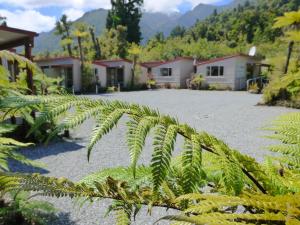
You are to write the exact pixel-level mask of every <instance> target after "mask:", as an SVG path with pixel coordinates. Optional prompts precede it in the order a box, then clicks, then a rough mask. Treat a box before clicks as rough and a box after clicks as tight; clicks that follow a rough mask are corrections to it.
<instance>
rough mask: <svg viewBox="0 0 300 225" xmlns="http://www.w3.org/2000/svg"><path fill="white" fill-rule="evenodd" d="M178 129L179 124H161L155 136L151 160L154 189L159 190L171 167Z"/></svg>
mask: <svg viewBox="0 0 300 225" xmlns="http://www.w3.org/2000/svg"><path fill="white" fill-rule="evenodd" d="M177 131H178V126H177V125H170V126H168V127H165V126H159V127H157V129H156V132H155V136H154V144H153V145H154V152H153V155H152V160H151V168H152V177H153V185H154V189H155V190H157V189H158V188H159V186H160V185H161V183H162V182H163V180H164V179H165V177H166V175H167V172H168V170H169V168H170V161H171V155H172V151H173V149H174V143H175V140H176V136H177Z"/></svg>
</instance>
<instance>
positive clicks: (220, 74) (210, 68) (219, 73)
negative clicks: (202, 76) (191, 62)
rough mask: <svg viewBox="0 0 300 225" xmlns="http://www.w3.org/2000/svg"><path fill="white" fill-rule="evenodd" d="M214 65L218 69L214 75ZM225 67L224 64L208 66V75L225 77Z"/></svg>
mask: <svg viewBox="0 0 300 225" xmlns="http://www.w3.org/2000/svg"><path fill="white" fill-rule="evenodd" d="M213 67H214V69H215V71H217V73H218V74H217V75H212V72H213ZM224 72H225V67H224V66H206V76H207V77H224Z"/></svg>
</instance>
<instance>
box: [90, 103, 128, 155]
mask: <svg viewBox="0 0 300 225" xmlns="http://www.w3.org/2000/svg"><path fill="white" fill-rule="evenodd" d="M124 113H125V110H124V109H116V110H114V111H112V112H111V113H109V114H108V115H105V117H104V118H103V119H102V122H101V124H99V125H98V127H95V128H94V129H93V133H92V137H91V141H90V143H89V145H88V155H87V157H88V160H89V159H90V154H91V151H92V149H93V147H94V145H95V144H96V143H97V142H98V141H99V140H100V139H101V138H102V136H103V135H105V134H107V133H108V132H109V131H110V130H111V129H112V128H113V127H114V126H115V125H116V124H117V122H118V121H119V119H121V117H122V116H123V115H124Z"/></svg>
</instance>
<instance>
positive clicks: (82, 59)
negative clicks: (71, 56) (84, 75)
mask: <svg viewBox="0 0 300 225" xmlns="http://www.w3.org/2000/svg"><path fill="white" fill-rule="evenodd" d="M77 40H78V47H79V54H80V60H81V66H82V68H83V63H84V58H83V51H82V45H81V37H78V38H77Z"/></svg>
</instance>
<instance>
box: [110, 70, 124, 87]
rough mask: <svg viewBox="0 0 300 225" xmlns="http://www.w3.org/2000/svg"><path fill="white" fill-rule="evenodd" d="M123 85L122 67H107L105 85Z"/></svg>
mask: <svg viewBox="0 0 300 225" xmlns="http://www.w3.org/2000/svg"><path fill="white" fill-rule="evenodd" d="M118 85H120V86H121V87H124V68H118V67H110V68H107V86H110V87H112V86H115V87H117V86H118Z"/></svg>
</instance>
